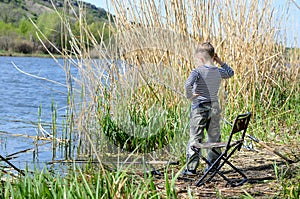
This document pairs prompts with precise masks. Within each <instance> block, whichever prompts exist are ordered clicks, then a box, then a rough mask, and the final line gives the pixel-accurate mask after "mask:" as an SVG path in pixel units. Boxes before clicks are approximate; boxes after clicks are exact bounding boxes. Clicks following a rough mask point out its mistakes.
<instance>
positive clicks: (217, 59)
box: [213, 53, 224, 66]
mask: <svg viewBox="0 0 300 199" xmlns="http://www.w3.org/2000/svg"><path fill="white" fill-rule="evenodd" d="M213 60H214V61H215V62H217V63H218V64H220V65H221V66H222V65H223V64H224V62H222V60H221V59H220V57H219V56H218V54H217V53H216V54H215V56H214V57H213Z"/></svg>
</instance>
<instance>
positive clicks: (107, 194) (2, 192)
mask: <svg viewBox="0 0 300 199" xmlns="http://www.w3.org/2000/svg"><path fill="white" fill-rule="evenodd" d="M88 173H89V174H87V173H86V172H83V171H82V170H81V169H75V168H74V170H70V171H69V173H68V174H67V175H66V176H60V175H53V174H51V173H50V172H49V171H47V170H44V171H35V172H34V174H31V173H26V176H25V177H23V178H15V179H12V181H10V180H7V181H2V186H1V188H0V198H5V199H6V198H36V199H37V198H160V194H159V193H158V192H157V190H156V188H155V185H154V184H153V179H152V177H151V176H147V174H145V175H146V176H145V177H146V178H145V179H143V178H141V177H139V176H130V175H127V174H126V173H125V172H122V171H117V172H108V171H95V170H90V171H89V172H88ZM141 185H142V186H141Z"/></svg>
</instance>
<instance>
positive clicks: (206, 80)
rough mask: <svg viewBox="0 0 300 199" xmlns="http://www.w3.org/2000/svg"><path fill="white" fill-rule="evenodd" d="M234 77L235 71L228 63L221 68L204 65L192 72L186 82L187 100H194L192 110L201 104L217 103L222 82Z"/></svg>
mask: <svg viewBox="0 0 300 199" xmlns="http://www.w3.org/2000/svg"><path fill="white" fill-rule="evenodd" d="M233 75H234V71H233V69H232V68H231V67H230V66H228V65H227V64H226V63H224V64H223V65H222V66H221V68H219V67H216V66H205V65H202V66H199V67H198V68H196V69H194V70H192V72H191V74H190V75H189V77H188V79H187V80H186V82H185V92H186V93H185V94H186V98H188V99H192V109H195V108H196V107H198V106H199V104H201V103H206V102H217V101H218V92H219V87H220V83H221V80H222V79H227V78H230V77H232V76H233ZM194 95H198V96H197V97H193V96H194Z"/></svg>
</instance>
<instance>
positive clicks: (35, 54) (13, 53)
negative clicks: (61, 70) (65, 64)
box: [0, 52, 63, 58]
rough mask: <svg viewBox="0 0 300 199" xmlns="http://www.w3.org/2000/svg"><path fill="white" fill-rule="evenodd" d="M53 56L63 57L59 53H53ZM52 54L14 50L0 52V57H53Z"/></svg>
mask: <svg viewBox="0 0 300 199" xmlns="http://www.w3.org/2000/svg"><path fill="white" fill-rule="evenodd" d="M53 56H54V57H55V58H63V56H62V55H60V54H55V55H53ZM53 56H51V55H49V54H38V53H31V54H24V53H15V52H0V57H40V58H53Z"/></svg>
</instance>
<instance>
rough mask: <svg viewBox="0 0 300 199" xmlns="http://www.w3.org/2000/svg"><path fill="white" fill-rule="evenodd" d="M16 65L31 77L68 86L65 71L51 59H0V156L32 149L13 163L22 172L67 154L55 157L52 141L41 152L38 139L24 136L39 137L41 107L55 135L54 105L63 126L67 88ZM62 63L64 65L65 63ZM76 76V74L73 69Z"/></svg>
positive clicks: (45, 126)
mask: <svg viewBox="0 0 300 199" xmlns="http://www.w3.org/2000/svg"><path fill="white" fill-rule="evenodd" d="M12 62H13V63H14V64H15V65H16V66H18V67H19V68H20V69H22V70H23V71H25V72H27V73H30V74H32V75H36V76H39V77H44V78H47V79H50V80H54V81H56V82H59V83H61V84H64V85H66V75H65V72H64V70H63V68H61V67H60V66H59V65H58V64H57V63H56V62H55V61H54V60H53V59H51V58H35V57H0V70H1V76H0V94H1V100H0V132H1V134H0V155H2V156H3V157H7V156H9V155H11V154H14V153H18V152H20V151H22V150H25V149H28V151H26V152H22V153H19V154H17V155H15V156H14V157H15V158H14V159H13V160H10V162H11V163H13V164H14V165H15V166H17V167H19V168H21V169H23V168H24V167H25V166H26V165H27V166H28V165H34V164H35V163H36V162H38V163H39V164H40V166H43V164H44V163H46V162H48V161H52V160H53V159H61V158H63V156H64V153H63V152H60V151H59V150H58V151H57V152H56V153H55V156H53V154H52V143H51V141H44V142H42V141H40V142H39V143H40V144H43V145H42V146H40V147H38V150H37V148H35V145H34V144H35V142H34V139H32V138H28V137H24V136H26V135H28V136H36V135H37V130H38V126H37V123H38V120H39V116H38V110H39V107H42V108H41V110H42V112H41V119H42V124H43V128H44V129H45V130H46V131H48V132H51V128H50V123H51V118H52V111H51V105H52V102H54V105H55V106H56V108H57V117H58V119H57V122H58V123H62V121H63V120H64V115H65V114H66V105H67V88H66V87H64V86H61V85H58V84H55V83H51V82H48V81H45V80H41V79H37V78H34V77H31V76H29V75H26V74H23V73H21V72H19V71H18V70H17V69H16V68H15V67H14V66H13V64H12ZM59 62H60V63H61V64H63V60H62V59H61V60H59ZM73 72H74V73H76V70H75V69H72V73H73ZM58 126H59V124H58ZM14 134H22V135H24V136H23V137H22V136H15V135H14Z"/></svg>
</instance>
